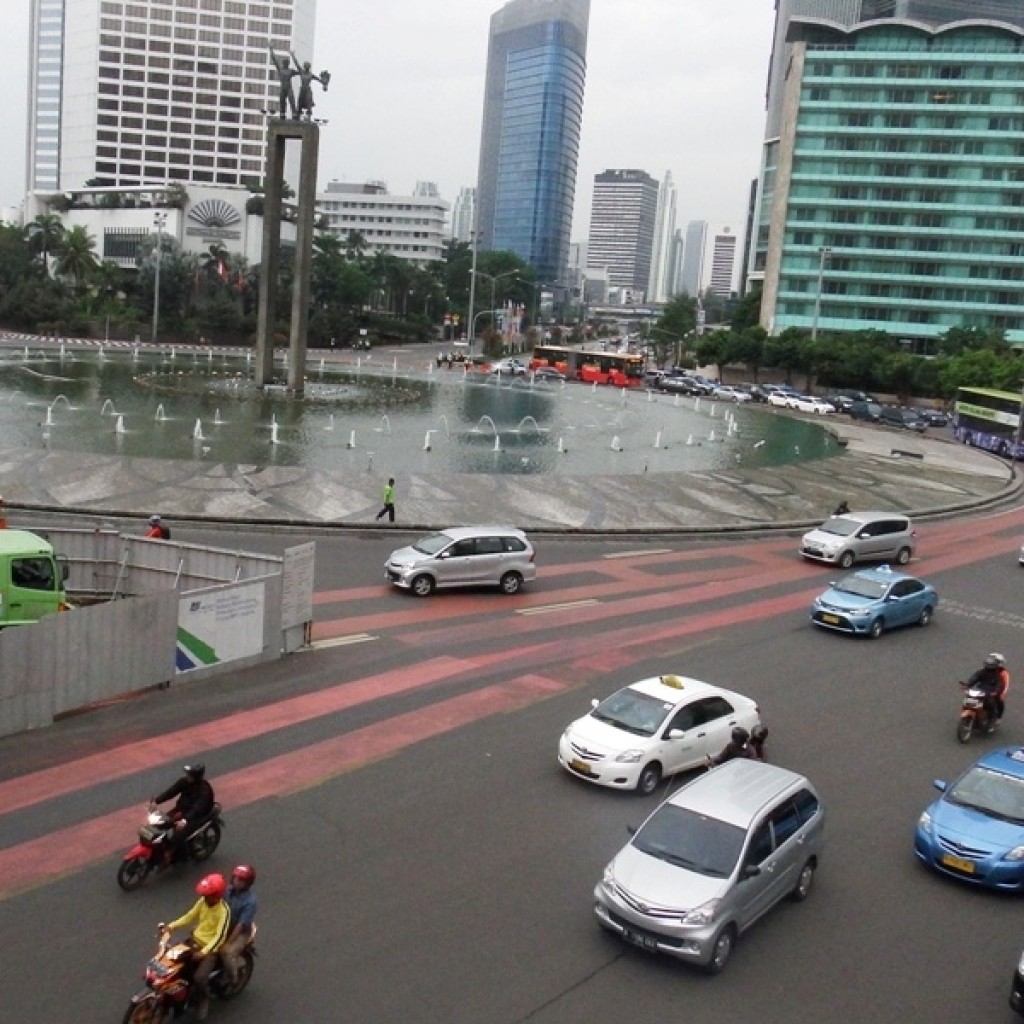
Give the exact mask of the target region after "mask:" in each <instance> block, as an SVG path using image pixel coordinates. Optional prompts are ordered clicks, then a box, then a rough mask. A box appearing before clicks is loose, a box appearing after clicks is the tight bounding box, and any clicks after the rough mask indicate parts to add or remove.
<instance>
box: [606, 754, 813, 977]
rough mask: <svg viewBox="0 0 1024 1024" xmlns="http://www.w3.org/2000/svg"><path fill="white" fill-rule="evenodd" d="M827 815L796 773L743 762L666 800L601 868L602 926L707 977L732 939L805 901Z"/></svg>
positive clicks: (721, 962)
mask: <svg viewBox="0 0 1024 1024" xmlns="http://www.w3.org/2000/svg"><path fill="white" fill-rule="evenodd" d="M824 832H825V808H824V806H823V805H822V802H821V799H820V797H819V796H818V794H817V792H816V791H815V789H814V787H813V786H812V785H811V784H810V783H809V782H808V781H807V779H805V778H804V777H803V776H802V775H797V774H796V773H795V772H791V771H788V770H787V769H785V768H779V767H778V766H776V765H772V764H765V763H764V762H763V761H755V760H750V759H747V758H740V759H736V760H732V761H727V762H726V763H725V764H723V765H721V766H720V767H718V768H714V769H712V770H711V771H709V772H707V774H705V775H702V776H700V777H699V778H697V779H695V780H694V781H693V782H691V783H690V784H689V785H687V786H684V787H683V788H682V789H680V790H678V791H677V792H676V793H675V795H674V796H672V797H670V798H669V799H668V800H666V801H665V802H664V803H663V804H662V805H661V806H660V807H658V809H657V810H656V811H655V812H654V813H653V814H652V815H651V816H650V817H649V818H648V819H647V820H646V821H645V822H644V823H643V825H641V826H640V828H639V829H637V831H636V833H635V834H634V836H633V838H632V839H631V840H630V842H629V843H628V844H627V845H626V846H625V847H623V849H622V850H620V851H619V853H618V854H617V855H616V856H615V859H614V860H612V862H611V863H610V864H609V865H608V867H606V868H605V871H604V877H603V878H602V879H601V881H600V882H599V883H598V884H597V887H596V888H595V889H594V913H595V914H596V915H597V919H598V921H599V922H600V924H601V925H602V926H603V927H604V928H607V929H608V930H609V931H613V932H616V933H617V934H618V935H620V936H621V937H622V938H623V939H625V940H626V941H627V942H629V943H631V944H633V945H634V946H638V947H639V948H640V949H643V950H646V951H647V952H650V953H666V954H668V955H669V956H674V957H676V958H678V959H680V960H684V961H689V962H691V963H694V964H697V965H699V966H701V967H703V968H704V970H706V971H707V972H709V973H711V974H717V973H718V972H719V971H721V970H722V969H723V968H724V967H725V965H726V963H727V962H728V960H729V957H730V956H731V955H732V951H733V948H734V947H735V944H736V939H737V937H738V936H739V935H740V934H741V933H742V932H744V931H746V929H747V928H749V927H750V926H751V925H752V924H753V923H754V922H755V921H757V919H758V918H760V917H761V915H762V914H764V913H766V912H767V911H768V910H770V909H771V908H772V907H773V906H775V904H776V903H778V902H779V901H780V900H782V899H784V898H785V897H787V896H788V897H790V898H791V899H794V900H803V899H806V898H807V896H808V894H809V893H810V891H811V882H812V880H813V878H814V872H815V870H816V869H817V867H818V860H819V858H820V857H821V852H822V847H823V844H824Z"/></svg>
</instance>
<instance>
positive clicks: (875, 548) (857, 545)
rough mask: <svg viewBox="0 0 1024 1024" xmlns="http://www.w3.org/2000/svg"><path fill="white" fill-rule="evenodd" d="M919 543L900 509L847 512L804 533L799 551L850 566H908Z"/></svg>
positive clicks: (816, 559)
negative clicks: (886, 563) (869, 564)
mask: <svg viewBox="0 0 1024 1024" xmlns="http://www.w3.org/2000/svg"><path fill="white" fill-rule="evenodd" d="M916 546H917V533H916V532H915V530H914V527H913V525H912V524H911V522H910V520H909V519H908V518H907V517H906V516H904V515H900V514H899V513H898V512H846V513H844V514H843V515H839V516H832V517H831V518H829V519H828V520H827V521H826V522H824V523H822V524H821V526H819V527H817V528H816V529H814V530H811V532H810V533H805V534H804V536H803V540H801V542H800V554H801V555H803V556H804V558H810V559H813V560H814V561H815V562H828V563H829V564H831V565H838V566H840V567H841V568H843V569H849V568H850V566H851V565H853V563H854V562H871V561H874V562H883V561H893V562H896V563H897V564H898V565H906V564H907V562H909V561H910V559H911V556H912V555H913V554H914V548H915V547H916Z"/></svg>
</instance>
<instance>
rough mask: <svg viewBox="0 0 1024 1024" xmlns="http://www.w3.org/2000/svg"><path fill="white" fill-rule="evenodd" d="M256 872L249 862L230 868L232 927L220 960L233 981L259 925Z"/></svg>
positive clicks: (228, 891) (228, 898)
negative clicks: (239, 963) (240, 959)
mask: <svg viewBox="0 0 1024 1024" xmlns="http://www.w3.org/2000/svg"><path fill="white" fill-rule="evenodd" d="M255 881H256V872H255V870H253V868H252V865H250V864H239V865H238V866H237V867H236V868H235V869H234V871H232V872H231V882H230V884H229V885H228V890H227V894H226V896H225V897H224V898H225V901H226V902H227V905H228V908H229V909H230V911H231V931H230V932H229V933H228V937H227V939H225V941H224V945H223V946H221V949H220V960H221V964H222V965H223V967H224V971H225V972H226V974H227V976H228V980H229V981H230V982H231V984H234V983H235V981H236V980H237V976H238V957H240V956H241V954H242V950H244V949H245V947H246V946H247V945H248V944H249V942H250V941H251V939H252V934H253V931H254V930H255V927H256V909H257V902H256V894H255V893H254V892H253V891H252V885H253V882H255Z"/></svg>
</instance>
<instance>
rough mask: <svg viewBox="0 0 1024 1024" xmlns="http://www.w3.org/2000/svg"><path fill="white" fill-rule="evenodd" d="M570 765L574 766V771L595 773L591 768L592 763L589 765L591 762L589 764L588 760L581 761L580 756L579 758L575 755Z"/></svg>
mask: <svg viewBox="0 0 1024 1024" xmlns="http://www.w3.org/2000/svg"><path fill="white" fill-rule="evenodd" d="M569 767H570V768H572V770H573V771H574V772H579V773H580V775H593V774H594V773H593V772H592V771H591V769H590V765H589V764H587V762H586V761H581V760H580V759H579V758H577V757H574V758H573V759H572V760H571V761H570V762H569Z"/></svg>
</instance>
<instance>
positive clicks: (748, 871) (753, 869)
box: [743, 864, 761, 878]
mask: <svg viewBox="0 0 1024 1024" xmlns="http://www.w3.org/2000/svg"><path fill="white" fill-rule="evenodd" d="M759 874H761V869H760V868H759V867H758V866H757V865H756V864H747V865H745V866H744V868H743V877H744V878H757V876H758V875H759Z"/></svg>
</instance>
